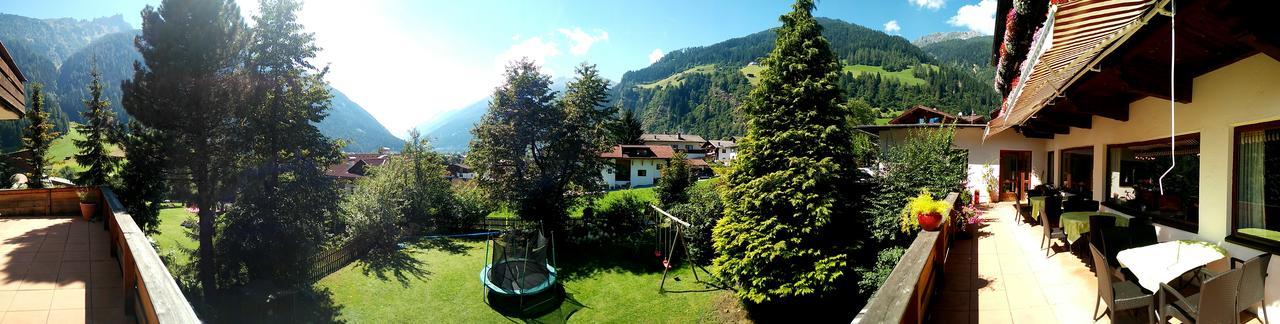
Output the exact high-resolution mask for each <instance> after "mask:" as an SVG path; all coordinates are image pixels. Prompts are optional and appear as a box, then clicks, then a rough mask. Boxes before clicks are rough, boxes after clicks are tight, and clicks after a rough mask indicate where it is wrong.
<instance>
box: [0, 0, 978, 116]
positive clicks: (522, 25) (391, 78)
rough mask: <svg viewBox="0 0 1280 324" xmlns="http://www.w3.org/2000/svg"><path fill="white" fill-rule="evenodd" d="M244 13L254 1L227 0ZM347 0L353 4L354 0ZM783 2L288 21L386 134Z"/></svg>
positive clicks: (362, 8)
mask: <svg viewBox="0 0 1280 324" xmlns="http://www.w3.org/2000/svg"><path fill="white" fill-rule="evenodd" d="M159 2H160V1H159V0H111V1H102V0H78V1H73V0H42V1H4V2H3V3H0V12H3V13H10V14H17V15H23V16H29V17H36V18H60V17H72V18H81V19H87V18H94V17H102V16H110V15H116V14H123V15H124V17H125V20H126V21H128V22H130V23H131V24H134V26H135V27H138V26H140V22H139V18H138V12H139V10H141V8H142V7H143V6H145V5H147V4H151V5H156V4H158V3H159ZM238 2H239V3H240V4H241V6H242V7H243V9H244V11H245V12H246V14H247V15H251V14H253V13H254V12H256V7H257V5H256V2H257V0H238ZM357 4H358V5H357ZM790 4H791V2H790V1H764V0H745V1H688V0H683V1H680V0H651V1H599V0H595V1H591V0H550V1H511V0H507V1H498V0H468V1H415V0H366V1H349V0H307V1H306V3H305V5H304V9H303V12H302V14H301V15H300V19H301V20H302V23H303V24H305V25H306V26H307V28H308V29H310V30H311V31H313V32H315V33H316V38H317V41H318V42H319V44H320V46H321V47H323V48H324V52H323V53H322V54H321V55H320V57H319V58H317V60H318V61H319V63H328V64H330V67H331V74H330V77H329V81H330V82H331V83H332V84H333V85H334V86H335V87H336V88H338V89H340V90H342V91H343V92H345V93H347V94H348V96H350V97H351V98H352V99H353V100H355V101H356V102H357V103H359V104H360V105H362V106H364V107H365V108H366V109H368V110H369V111H370V113H372V114H373V115H374V117H376V118H377V119H378V120H379V121H380V122H382V123H383V124H384V125H386V126H387V128H388V129H390V130H391V131H392V132H393V133H395V134H397V135H402V134H403V133H404V132H406V131H407V130H408V129H409V128H410V127H413V126H414V125H417V124H419V123H422V122H424V121H427V120H430V119H432V118H435V117H436V116H438V115H439V114H441V113H443V112H445V111H448V110H453V109H458V108H461V107H464V106H466V105H469V104H471V103H474V102H476V101H478V100H481V99H483V98H484V97H485V96H486V95H488V93H489V92H491V91H492V89H493V88H494V87H495V86H497V82H498V81H499V78H500V73H501V68H502V66H503V64H504V62H506V61H508V60H510V59H513V58H518V57H530V58H533V59H535V60H538V61H539V62H541V63H542V64H543V66H544V69H545V72H548V73H550V74H552V75H553V76H555V77H569V76H571V73H572V71H573V67H574V66H575V65H577V64H578V63H581V62H584V61H585V62H590V63H593V64H597V65H598V66H599V68H600V70H601V72H602V74H603V75H604V76H605V77H607V78H610V79H612V80H614V81H617V79H618V78H620V77H621V76H622V73H624V72H626V71H628V70H635V69H640V68H643V67H645V66H647V65H649V63H650V62H651V60H652V59H655V58H656V57H660V55H661V54H662V53H665V52H667V51H671V50H675V49H680V48H685V47H691V46H701V45H710V44H713V43H715V42H718V41H722V40H725V39H728V38H732V37H739V36H744V35H747V34H750V33H754V32H757V31H761V30H764V29H767V28H771V27H776V26H778V25H779V24H780V23H779V22H778V19H777V18H778V16H779V15H781V14H782V13H785V12H786V11H788V10H789V8H790ZM994 11H995V1H994V0H879V1H873V0H844V1H835V0H825V1H821V0H820V1H819V2H818V9H817V11H816V12H815V15H818V16H824V17H831V18H837V19H842V20H845V21H849V22H853V23H857V24H859V25H863V26H867V27H869V28H874V29H879V30H883V31H886V32H888V33H890V34H897V35H901V36H903V37H905V38H907V39H915V38H917V37H920V36H922V35H925V34H929V33H933V32H941V31H965V30H976V31H980V32H983V33H988V34H989V33H991V28H992V25H993V24H994V20H993V17H994V16H993V15H994Z"/></svg>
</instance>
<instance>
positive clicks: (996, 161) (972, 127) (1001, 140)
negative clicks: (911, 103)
mask: <svg viewBox="0 0 1280 324" xmlns="http://www.w3.org/2000/svg"><path fill="white" fill-rule="evenodd" d="M984 121H985V119H984V118H983V117H982V116H978V115H973V116H962V117H961V116H955V115H952V114H950V113H946V112H943V111H940V110H937V109H934V108H929V107H925V106H920V105H917V106H915V107H912V108H911V109H907V110H906V111H903V112H902V114H901V115H898V117H896V118H894V119H892V120H890V121H889V124H888V125H868V126H861V127H858V129H861V130H863V131H866V132H868V133H871V134H874V135H876V137H877V139H876V140H877V144H879V145H878V146H879V147H880V150H881V152H882V153H887V152H888V151H889V149H890V148H892V147H893V146H895V145H899V144H901V143H902V142H904V141H905V140H906V139H907V137H908V136H910V135H911V134H912V133H914V132H918V131H921V130H929V129H937V128H940V127H944V126H947V127H952V128H954V129H955V138H953V139H952V147H953V148H955V149H957V150H962V151H964V152H965V154H966V155H967V158H966V159H967V160H968V165H969V167H968V179H967V180H968V181H967V188H966V191H967V193H973V192H977V193H978V195H979V201H981V202H992V201H1000V200H1012V199H1013V198H1015V197H1017V195H1018V194H1020V193H1025V190H1018V189H1017V188H1024V187H1034V186H1037V185H1040V184H1041V183H1042V182H1043V181H1044V179H1043V178H1042V177H1040V176H1039V174H1043V170H1044V168H1043V166H1042V167H1039V168H1035V167H1034V166H1032V165H1031V162H1030V161H1031V156H1030V154H1043V152H1044V149H1043V147H1044V145H1045V144H1044V140H1042V139H1028V138H1025V137H1023V136H1022V135H1019V134H1016V133H1013V132H1010V133H1008V134H997V135H996V136H992V137H989V138H986V139H984V138H983V135H984V130H985V129H986V126H987V125H986V124H984V123H983V122H984ZM1023 151H1028V152H1023ZM1037 152H1039V153H1037ZM1002 164H1003V165H1005V167H1004V168H1001V167H1000V166H1001V165H1002ZM1014 170H1021V171H1024V172H1021V173H1015V172H1013V171H1014ZM1001 171H1003V173H1002V172H1001ZM988 174H990V175H991V176H994V178H995V179H994V180H995V183H991V184H989V183H987V182H988V181H987V179H985V176H986V175H988ZM991 187H996V188H997V189H996V190H994V194H995V195H996V196H995V197H992V196H991V194H992V193H993V192H992V191H991V190H988V188H991ZM1024 198H1025V197H1024Z"/></svg>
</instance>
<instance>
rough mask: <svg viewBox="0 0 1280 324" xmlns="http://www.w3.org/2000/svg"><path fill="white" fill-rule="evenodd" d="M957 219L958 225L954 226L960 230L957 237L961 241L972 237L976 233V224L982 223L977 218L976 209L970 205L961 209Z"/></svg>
mask: <svg viewBox="0 0 1280 324" xmlns="http://www.w3.org/2000/svg"><path fill="white" fill-rule="evenodd" d="M958 218H959V224H956V226H957V227H959V228H960V232H959V235H957V236H959V237H960V238H961V239H967V238H971V237H973V235H974V233H976V232H977V231H978V224H981V223H982V220H981V219H979V218H978V209H977V208H974V207H973V206H971V205H966V206H964V207H963V208H961V209H960V215H959V216H958Z"/></svg>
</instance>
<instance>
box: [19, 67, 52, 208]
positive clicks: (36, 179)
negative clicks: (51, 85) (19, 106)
mask: <svg viewBox="0 0 1280 324" xmlns="http://www.w3.org/2000/svg"><path fill="white" fill-rule="evenodd" d="M46 108H47V107H45V100H44V85H42V84H39V83H36V84H32V85H31V107H30V109H28V110H29V111H27V115H26V118H27V127H26V129H24V130H23V137H22V148H24V149H26V150H27V152H29V153H30V154H31V156H29V157H27V158H26V159H27V165H29V166H31V172H30V173H29V174H27V181H28V187H30V188H44V178H45V177H47V176H48V173H49V165H50V164H52V161H50V160H49V157H48V154H49V145H51V144H53V140H54V139H55V138H58V132H55V131H53V123H52V122H51V121H50V120H49V112H48V111H45V110H46Z"/></svg>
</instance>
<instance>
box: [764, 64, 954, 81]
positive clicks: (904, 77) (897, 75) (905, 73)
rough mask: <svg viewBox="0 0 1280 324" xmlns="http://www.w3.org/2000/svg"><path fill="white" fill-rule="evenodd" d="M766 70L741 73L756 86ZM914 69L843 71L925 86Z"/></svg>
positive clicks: (848, 67)
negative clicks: (874, 75) (871, 74)
mask: <svg viewBox="0 0 1280 324" xmlns="http://www.w3.org/2000/svg"><path fill="white" fill-rule="evenodd" d="M933 68H936V67H933ZM764 69H765V67H764V66H763V65H755V66H745V67H742V69H741V71H742V75H743V76H746V77H747V81H750V82H751V85H756V83H757V82H759V78H760V73H761V72H764ZM912 69H913V68H907V69H905V70H902V71H897V72H889V71H886V70H885V69H884V68H882V67H879V66H873V65H845V66H844V68H843V70H842V71H843V72H850V73H853V75H854V76H859V75H862V74H863V73H876V74H880V76H881V77H885V78H894V79H898V81H899V82H902V83H903V84H907V85H924V84H925V80H924V79H921V78H917V77H916V76H915V75H913V74H911V73H912Z"/></svg>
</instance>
